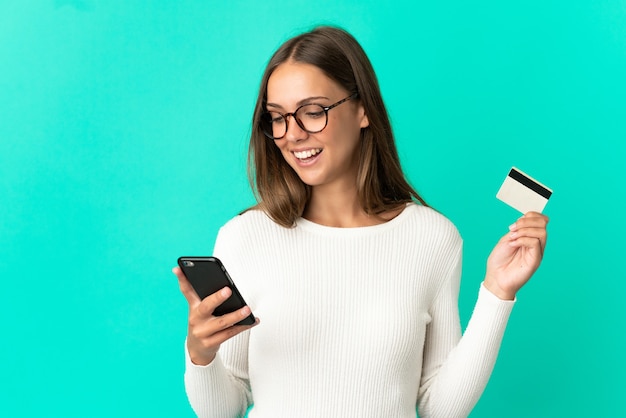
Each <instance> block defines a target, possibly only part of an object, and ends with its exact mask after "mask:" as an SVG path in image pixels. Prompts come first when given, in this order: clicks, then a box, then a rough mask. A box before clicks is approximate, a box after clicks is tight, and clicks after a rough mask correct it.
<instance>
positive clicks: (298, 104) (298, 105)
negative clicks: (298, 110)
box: [265, 96, 330, 109]
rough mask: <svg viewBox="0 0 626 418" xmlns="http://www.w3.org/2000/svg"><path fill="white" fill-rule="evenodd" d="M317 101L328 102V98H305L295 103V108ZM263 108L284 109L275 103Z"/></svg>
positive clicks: (267, 104)
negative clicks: (323, 100)
mask: <svg viewBox="0 0 626 418" xmlns="http://www.w3.org/2000/svg"><path fill="white" fill-rule="evenodd" d="M319 99H325V100H330V99H329V98H328V97H326V96H312V97H307V98H306V99H302V100H300V101H299V102H298V103H296V106H297V107H300V106H302V105H304V104H307V103H310V102H313V101H315V100H319ZM265 106H271V107H276V108H279V109H284V108H283V107H282V106H281V105H279V104H277V103H266V104H265Z"/></svg>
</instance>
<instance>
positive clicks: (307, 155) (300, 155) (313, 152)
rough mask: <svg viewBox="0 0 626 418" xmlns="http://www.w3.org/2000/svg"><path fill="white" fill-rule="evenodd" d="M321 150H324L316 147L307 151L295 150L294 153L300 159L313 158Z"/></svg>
mask: <svg viewBox="0 0 626 418" xmlns="http://www.w3.org/2000/svg"><path fill="white" fill-rule="evenodd" d="M320 152H322V149H321V148H316V149H308V150H306V151H294V153H293V155H295V156H296V158H298V159H300V160H304V159H306V158H311V157H312V156H314V155H316V154H319V153H320Z"/></svg>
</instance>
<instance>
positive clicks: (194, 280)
mask: <svg viewBox="0 0 626 418" xmlns="http://www.w3.org/2000/svg"><path fill="white" fill-rule="evenodd" d="M178 265H179V266H180V268H181V270H182V271H183V273H185V277H187V280H189V283H191V285H192V286H193V288H194V290H195V291H196V293H197V294H198V296H199V297H200V299H204V298H205V297H207V296H209V295H211V294H213V293H215V292H217V291H218V290H220V289H222V288H224V287H229V288H230V290H231V291H232V294H231V295H230V297H229V298H228V299H226V300H225V301H224V302H223V303H222V304H221V305H220V306H218V307H217V308H215V311H213V315H214V316H222V315H225V314H227V313H231V312H233V311H236V310H237V309H241V308H243V307H244V306H246V302H245V301H244V300H243V297H241V294H240V293H239V290H237V287H236V286H235V283H234V282H233V280H232V279H231V278H230V276H229V275H228V272H227V271H226V268H225V267H224V265H223V264H222V262H221V261H220V260H219V259H217V258H216V257H180V258H179V259H178ZM255 322H256V318H255V317H254V315H252V313H250V315H249V316H248V317H247V318H245V319H243V320H241V321H239V322H237V323H236V324H235V325H252V324H254V323H255Z"/></svg>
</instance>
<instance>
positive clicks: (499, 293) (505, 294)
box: [483, 276, 517, 300]
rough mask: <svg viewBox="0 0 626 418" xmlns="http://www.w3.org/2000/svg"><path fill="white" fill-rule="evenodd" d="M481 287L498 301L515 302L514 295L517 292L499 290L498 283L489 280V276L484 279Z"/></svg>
mask: <svg viewBox="0 0 626 418" xmlns="http://www.w3.org/2000/svg"><path fill="white" fill-rule="evenodd" d="M483 286H485V288H486V289H487V290H488V291H489V292H491V293H492V294H493V295H494V296H496V297H497V298H498V299H502V300H515V295H516V293H517V292H514V291H512V290H507V289H503V288H501V287H500V286H499V285H498V282H497V281H496V280H495V279H492V278H490V277H489V276H487V277H485V280H484V281H483Z"/></svg>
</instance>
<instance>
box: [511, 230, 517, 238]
mask: <svg viewBox="0 0 626 418" xmlns="http://www.w3.org/2000/svg"><path fill="white" fill-rule="evenodd" d="M516 237H517V232H511V233H510V234H509V238H511V239H515V238H516Z"/></svg>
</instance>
